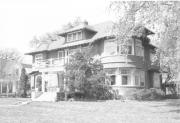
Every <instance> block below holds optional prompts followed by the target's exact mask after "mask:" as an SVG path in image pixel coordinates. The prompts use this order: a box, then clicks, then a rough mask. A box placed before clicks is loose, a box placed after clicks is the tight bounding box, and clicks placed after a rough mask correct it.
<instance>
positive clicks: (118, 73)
mask: <svg viewBox="0 0 180 123" xmlns="http://www.w3.org/2000/svg"><path fill="white" fill-rule="evenodd" d="M113 26H114V23H113V22H104V23H100V24H97V25H92V26H90V25H88V22H86V21H85V22H84V23H82V24H80V25H78V26H76V27H73V28H71V29H68V30H65V31H62V32H60V33H59V34H58V35H59V36H61V37H63V39H62V40H57V41H53V42H51V43H42V44H40V45H39V46H38V47H37V48H36V49H35V50H34V51H32V52H29V53H27V54H28V55H32V57H33V72H32V73H31V88H32V97H33V98H37V97H39V98H37V100H38V99H39V100H52V101H53V100H54V99H55V97H56V95H57V92H59V91H61V90H63V89H64V78H63V72H65V71H64V65H65V63H68V61H69V57H70V55H71V54H72V53H73V52H75V51H76V50H81V49H83V48H85V47H86V46H88V45H89V44H91V45H93V52H92V55H93V56H98V58H100V60H101V61H102V63H103V65H104V69H105V70H106V72H107V74H108V75H109V76H110V77H111V85H112V87H113V88H114V89H117V90H119V94H124V93H125V92H126V91H127V90H129V89H134V88H152V87H157V88H160V85H161V83H160V75H159V72H158V70H159V68H158V67H157V66H152V65H151V57H152V55H153V53H154V50H155V46H153V45H152V44H150V39H149V38H148V35H152V34H154V33H153V32H152V31H150V30H148V29H147V28H145V27H141V30H142V31H143V33H144V35H143V36H139V35H135V34H134V35H133V34H132V38H131V39H129V40H128V42H127V43H126V45H122V44H121V43H118V39H117V38H116V37H115V36H114V35H113V34H112V33H111V32H112V28H113ZM123 47H126V49H128V52H127V53H126V54H125V52H124V51H123V49H124V48H123Z"/></svg>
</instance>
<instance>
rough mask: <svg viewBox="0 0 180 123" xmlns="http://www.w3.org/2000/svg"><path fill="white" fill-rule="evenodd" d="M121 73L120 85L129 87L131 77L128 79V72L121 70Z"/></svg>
mask: <svg viewBox="0 0 180 123" xmlns="http://www.w3.org/2000/svg"><path fill="white" fill-rule="evenodd" d="M120 72H121V85H130V83H131V77H130V70H127V69H122V70H120Z"/></svg>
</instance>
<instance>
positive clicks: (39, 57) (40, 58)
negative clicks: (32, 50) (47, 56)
mask: <svg viewBox="0 0 180 123" xmlns="http://www.w3.org/2000/svg"><path fill="white" fill-rule="evenodd" d="M42 59H43V55H42V54H36V55H35V62H39V61H41V60H42Z"/></svg>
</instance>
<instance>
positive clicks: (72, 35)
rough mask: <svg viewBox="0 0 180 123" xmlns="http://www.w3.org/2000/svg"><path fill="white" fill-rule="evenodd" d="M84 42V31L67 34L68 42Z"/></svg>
mask: <svg viewBox="0 0 180 123" xmlns="http://www.w3.org/2000/svg"><path fill="white" fill-rule="evenodd" d="M77 40H82V31H79V32H73V33H69V34H67V42H71V41H77Z"/></svg>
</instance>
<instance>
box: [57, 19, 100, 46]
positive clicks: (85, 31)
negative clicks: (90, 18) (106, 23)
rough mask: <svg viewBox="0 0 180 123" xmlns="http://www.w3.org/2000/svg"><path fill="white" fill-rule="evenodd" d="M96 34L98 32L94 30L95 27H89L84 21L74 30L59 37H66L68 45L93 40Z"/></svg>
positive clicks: (69, 30)
mask: <svg viewBox="0 0 180 123" xmlns="http://www.w3.org/2000/svg"><path fill="white" fill-rule="evenodd" d="M96 33H97V31H96V30H94V29H93V27H91V26H89V25H88V22H87V21H84V22H82V23H81V24H79V25H77V26H75V27H73V28H70V29H68V30H66V31H63V32H62V33H60V34H59V36H62V37H64V38H65V41H66V42H67V43H68V42H73V41H80V40H87V39H91V38H92V37H93V36H94V35H95V34H96Z"/></svg>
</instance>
